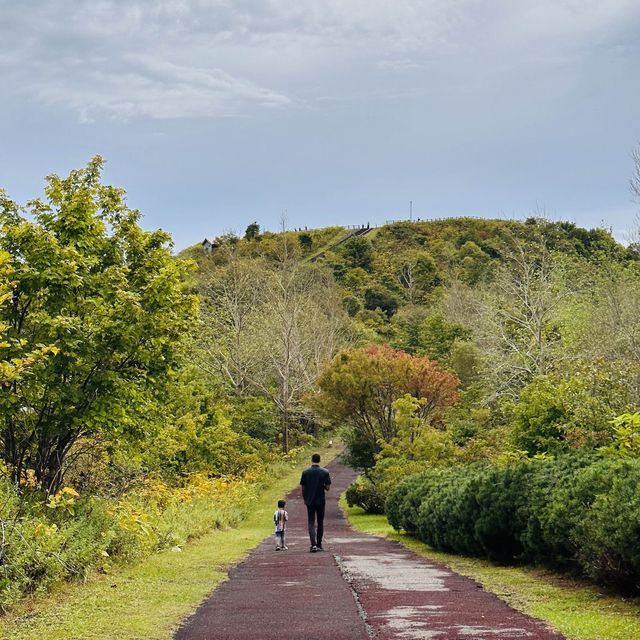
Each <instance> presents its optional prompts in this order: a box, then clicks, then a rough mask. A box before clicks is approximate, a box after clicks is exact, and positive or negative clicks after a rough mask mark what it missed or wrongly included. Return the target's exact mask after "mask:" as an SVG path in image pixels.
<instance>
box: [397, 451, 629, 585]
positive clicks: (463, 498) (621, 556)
mask: <svg viewBox="0 0 640 640" xmlns="http://www.w3.org/2000/svg"><path fill="white" fill-rule="evenodd" d="M385 510H386V513H387V517H388V519H389V522H390V523H391V524H392V525H393V527H394V528H396V529H398V530H399V529H404V530H405V531H406V532H407V533H409V534H411V535H414V536H416V537H418V538H420V539H421V540H422V541H424V542H426V543H427V544H429V545H430V546H432V547H434V548H436V549H440V550H443V551H448V552H454V553H463V554H468V555H476V556H485V557H488V558H490V559H492V560H496V561H501V562H535V563H544V564H549V565H553V566H560V567H564V568H578V569H579V570H580V571H581V572H582V573H584V574H585V575H586V576H588V577H590V578H591V579H593V580H595V581H597V582H600V583H604V584H607V585H610V586H614V587H616V588H618V589H619V590H621V591H624V592H640V460H636V459H620V458H599V457H596V456H594V455H593V454H580V453H577V454H576V453H574V454H568V455H565V456H562V457H559V458H557V459H552V460H528V461H522V462H519V463H516V464H513V465H511V466H504V467H500V466H495V465H488V464H477V465H465V466H453V467H447V468H438V469H431V470H429V471H426V472H423V473H420V474H417V475H414V476H411V477H409V478H407V479H406V480H404V481H403V482H401V483H400V484H399V485H397V487H396V488H395V489H394V490H393V491H391V493H390V494H389V496H388V498H387V501H386V505H385Z"/></svg>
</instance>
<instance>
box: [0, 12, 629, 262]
mask: <svg viewBox="0 0 640 640" xmlns="http://www.w3.org/2000/svg"><path fill="white" fill-rule="evenodd" d="M0 74H1V83H0V97H1V100H0V186H2V187H4V188H5V189H6V190H7V191H8V192H9V195H10V196H11V197H12V198H13V199H15V200H18V201H20V202H24V201H26V200H28V199H29V198H31V197H33V196H35V195H38V194H40V193H41V191H42V186H43V178H44V176H45V175H47V174H49V173H52V172H55V173H59V174H64V173H65V172H67V171H69V170H70V169H71V168H74V167H80V166H82V165H84V164H85V163H86V162H87V160H88V159H89V158H90V157H91V156H93V155H94V154H97V153H99V154H101V155H102V156H104V157H105V159H106V160H107V168H106V172H105V180H106V181H107V182H109V183H111V184H116V185H118V186H123V187H124V188H125V189H126V190H127V192H128V194H129V196H128V200H129V204H130V206H132V207H136V208H139V209H141V210H142V211H143V213H144V219H143V225H144V226H145V227H147V228H157V227H163V228H165V229H167V230H169V231H170V232H171V233H172V234H173V235H174V238H175V241H176V247H177V248H178V249H180V248H183V247H185V246H187V245H189V244H193V243H195V242H198V241H200V240H201V239H202V238H203V237H204V236H205V235H207V236H213V235H216V234H218V233H220V232H222V231H223V230H227V229H235V230H237V231H240V232H243V231H244V228H245V227H246V225H247V224H248V223H249V222H252V221H253V220H257V221H258V222H259V223H260V224H261V225H262V226H263V227H266V228H270V229H276V228H277V227H278V224H279V219H280V216H281V214H282V211H283V210H286V211H287V223H288V225H289V227H302V226H309V227H318V226H326V225H329V224H359V223H367V222H370V223H371V224H375V223H380V222H384V221H385V220H389V219H394V218H406V217H408V209H409V201H410V200H413V203H414V205H413V211H414V217H421V218H428V217H440V216H458V215H473V216H482V217H495V216H500V217H515V218H521V217H526V216H528V215H530V214H532V213H536V212H538V213H540V212H545V213H546V215H547V216H549V217H551V218H554V219H567V220H573V221H575V222H577V223H578V224H580V225H583V226H589V227H592V226H603V225H604V226H607V227H612V228H613V230H614V232H615V233H616V235H617V236H618V237H620V238H622V237H623V236H624V231H625V228H627V227H628V225H629V224H630V222H631V219H632V218H633V216H634V214H635V212H636V211H637V210H638V208H639V207H640V205H638V204H637V203H634V201H633V199H632V197H631V194H630V190H629V177H630V175H631V173H632V161H631V152H632V150H633V148H634V146H636V145H637V144H638V141H639V140H640V2H638V0H422V1H420V0H262V1H259V0H127V1H115V0H91V2H85V1H84V0H55V1H54V0H49V1H46V0H24V1H22V2H20V1H17V0H0Z"/></svg>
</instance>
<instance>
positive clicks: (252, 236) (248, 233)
mask: <svg viewBox="0 0 640 640" xmlns="http://www.w3.org/2000/svg"><path fill="white" fill-rule="evenodd" d="M259 237H260V225H259V224H258V223H257V222H252V223H251V224H250V225H249V226H248V227H247V229H246V230H245V232H244V239H245V240H249V241H251V240H257V239H258V238H259Z"/></svg>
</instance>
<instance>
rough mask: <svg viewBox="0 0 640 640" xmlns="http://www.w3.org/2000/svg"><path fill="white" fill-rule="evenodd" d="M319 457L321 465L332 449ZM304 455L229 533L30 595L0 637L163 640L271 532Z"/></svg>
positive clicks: (0, 627)
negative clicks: (278, 504)
mask: <svg viewBox="0 0 640 640" xmlns="http://www.w3.org/2000/svg"><path fill="white" fill-rule="evenodd" d="M321 453H323V461H324V462H329V460H330V459H331V458H332V457H333V456H334V455H335V449H329V450H326V451H323V452H321ZM307 465H308V461H307V456H306V455H305V457H304V459H303V460H302V461H300V463H298V464H297V465H295V466H293V467H292V466H291V465H289V466H288V468H286V469H282V470H281V472H279V471H278V469H277V468H276V469H274V473H273V476H274V480H273V481H272V482H270V483H269V485H268V486H267V487H265V488H264V490H263V491H261V492H260V496H259V498H258V500H257V501H256V502H255V504H254V505H253V508H252V510H251V513H250V514H248V515H247V517H246V518H245V519H244V520H242V521H241V522H240V524H239V525H238V527H236V528H233V529H225V530H216V531H212V532H210V533H208V534H206V535H204V536H202V537H201V538H199V539H197V540H195V541H193V542H190V543H189V544H187V545H185V547H184V548H183V551H182V552H181V553H176V552H171V551H165V552H162V553H157V554H155V555H153V556H151V557H150V558H148V559H146V560H144V561H143V562H141V563H140V564H138V565H134V566H122V567H117V568H114V570H113V573H111V574H109V575H101V574H97V573H96V574H93V575H92V576H91V577H90V579H89V580H88V581H87V582H85V583H78V582H76V583H68V584H63V585H61V586H60V588H58V589H57V590H55V591H54V592H53V593H51V594H48V595H41V596H34V597H32V598H28V599H26V600H25V601H23V602H22V603H20V604H19V605H17V606H16V607H14V609H12V612H11V613H10V614H9V615H7V616H5V617H4V618H1V619H0V639H1V640H9V639H11V640H36V639H38V640H125V639H126V640H138V639H140V640H142V639H143V638H144V639H145V640H166V639H167V638H170V637H171V635H172V631H173V629H174V628H175V627H176V626H177V624H178V623H179V622H180V621H181V620H183V619H184V618H185V617H186V616H188V615H189V614H190V613H191V612H192V611H193V610H194V609H195V608H196V606H197V605H198V604H199V603H200V602H201V601H202V599H203V598H204V597H205V596H206V595H207V594H208V593H210V592H211V591H212V590H213V589H214V588H215V587H216V586H217V585H218V584H219V583H220V582H222V581H223V580H224V579H225V578H226V576H227V571H228V569H229V568H230V567H231V566H232V565H234V564H236V563H237V562H239V561H240V560H242V558H244V557H245V556H246V555H247V553H248V552H249V551H250V550H251V549H252V548H253V547H255V546H256V545H257V544H259V543H260V542H261V541H262V540H263V539H264V538H265V537H266V536H268V535H269V533H270V532H271V529H272V525H271V513H272V511H273V509H274V505H275V503H276V501H277V500H278V498H281V497H282V496H283V495H284V494H286V493H288V492H289V491H290V490H291V489H292V488H293V487H295V486H296V485H297V483H298V481H299V479H300V471H301V469H303V468H304V467H306V466H307Z"/></svg>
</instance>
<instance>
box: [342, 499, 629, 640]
mask: <svg viewBox="0 0 640 640" xmlns="http://www.w3.org/2000/svg"><path fill="white" fill-rule="evenodd" d="M340 504H341V506H342V508H343V509H344V511H345V513H346V515H347V518H348V519H349V522H350V523H351V525H352V526H353V528H354V529H356V530H358V531H362V532H364V533H370V534H372V535H376V536H381V537H386V538H389V539H391V540H396V541H398V542H399V543H400V544H402V545H403V546H405V547H407V548H408V549H411V550H412V551H414V552H416V553H418V554H420V555H421V556H424V557H425V558H428V559H429V560H436V561H438V562H442V563H443V564H446V565H447V566H448V567H450V568H451V569H452V570H453V571H456V572H457V573H461V574H462V575H465V576H469V577H470V578H473V579H474V580H477V581H478V582H480V583H481V584H482V585H483V587H484V588H485V589H486V590H487V591H491V592H492V593H495V594H496V595H497V596H498V597H500V598H501V599H502V600H504V601H506V602H508V603H509V604H510V605H511V606H512V607H514V608H515V609H518V610H519V611H522V612H524V613H526V614H528V615H530V616H533V617H534V618H539V619H541V620H545V621H546V622H548V623H549V624H550V625H551V626H553V627H554V628H555V629H557V630H558V631H560V632H561V633H563V634H565V635H566V636H567V638H569V639H570V640H631V639H632V638H640V598H628V599H627V598H623V597H621V596H617V595H611V594H608V593H606V592H604V591H601V590H599V589H598V588H597V587H594V586H593V585H588V584H585V583H584V582H583V581H580V580H574V579H572V578H570V577H566V576H563V575H559V574H557V573H554V572H552V571H548V570H545V569H538V568H533V567H505V566H500V565H495V564H492V563H491V562H488V561H487V560H481V559H476V558H469V557H465V556H456V555H451V554H448V553H442V552H440V551H434V550H433V549H431V547H429V546H427V545H426V544H424V543H422V542H420V541H418V540H416V539H415V538H411V537H410V536H407V535H406V534H404V533H398V532H397V531H395V530H394V529H393V528H392V527H391V525H390V524H389V523H388V522H387V519H386V517H385V516H383V515H369V514H367V513H365V512H364V511H363V510H362V509H360V508H359V507H349V506H347V504H346V501H345V499H344V496H342V498H341V499H340Z"/></svg>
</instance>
